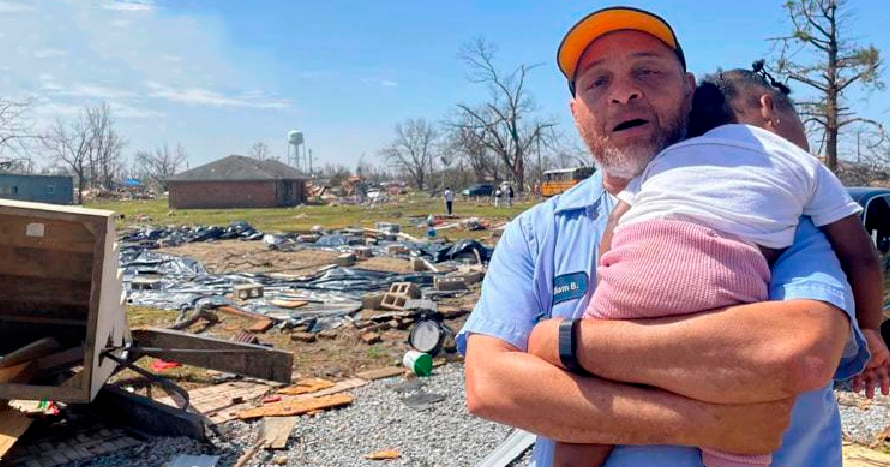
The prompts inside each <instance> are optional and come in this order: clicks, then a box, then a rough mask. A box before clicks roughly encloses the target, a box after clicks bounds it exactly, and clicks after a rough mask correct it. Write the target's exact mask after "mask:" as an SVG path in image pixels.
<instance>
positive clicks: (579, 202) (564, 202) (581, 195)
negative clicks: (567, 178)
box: [556, 171, 605, 214]
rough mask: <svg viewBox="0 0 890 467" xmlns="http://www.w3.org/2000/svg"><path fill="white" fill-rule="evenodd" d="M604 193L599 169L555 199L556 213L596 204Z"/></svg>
mask: <svg viewBox="0 0 890 467" xmlns="http://www.w3.org/2000/svg"><path fill="white" fill-rule="evenodd" d="M603 193H605V190H604V189H603V176H602V173H600V171H596V172H594V174H593V175H591V176H590V177H588V178H587V180H584V181H581V182H580V183H578V184H577V185H575V186H573V187H572V188H570V189H569V190H567V191H566V192H564V193H562V194H560V195H559V196H558V197H557V199H556V213H557V214H559V213H562V212H565V211H573V210H577V209H587V208H589V207H592V206H594V205H596V204H597V203H598V202H599V201H600V199H601V198H602V196H603Z"/></svg>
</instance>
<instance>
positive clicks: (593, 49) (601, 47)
mask: <svg viewBox="0 0 890 467" xmlns="http://www.w3.org/2000/svg"><path fill="white" fill-rule="evenodd" d="M645 57H657V58H672V57H676V54H675V53H674V51H673V50H671V49H670V48H669V47H668V46H667V44H665V43H664V42H662V41H660V40H659V39H658V38H656V37H655V36H652V35H649V34H647V33H645V32H640V31H632V30H627V31H614V32H610V33H608V34H604V35H603V36H602V37H599V38H597V39H596V40H595V41H593V42H591V43H590V45H588V46H587V49H585V50H584V53H583V54H581V58H580V59H579V60H578V67H577V73H578V75H580V74H581V73H582V72H583V71H584V70H585V69H587V68H590V67H592V66H596V65H599V64H602V63H605V62H608V61H613V60H615V61H617V60H626V59H628V58H645Z"/></svg>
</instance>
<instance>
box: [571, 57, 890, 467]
mask: <svg viewBox="0 0 890 467" xmlns="http://www.w3.org/2000/svg"><path fill="white" fill-rule="evenodd" d="M757 71H760V70H755V71H749V70H732V71H728V72H720V73H716V74H714V75H710V76H708V77H706V78H705V79H704V80H703V83H702V84H701V85H699V87H698V89H697V90H696V92H695V96H694V98H693V103H692V112H691V113H690V121H689V129H688V136H689V138H688V139H686V140H685V141H683V142H680V143H677V144H675V145H673V146H670V147H668V148H667V149H665V150H664V151H662V152H661V153H660V154H658V155H657V156H655V157H654V158H653V159H652V161H651V162H650V163H649V165H648V166H647V167H646V168H645V169H644V171H643V173H642V174H640V175H639V176H637V177H636V178H635V179H633V180H632V181H631V182H630V183H629V184H628V186H627V188H626V189H625V190H624V191H622V192H621V193H619V194H618V199H619V202H618V205H617V206H616V207H615V209H614V211H613V212H612V215H611V216H610V219H609V223H608V226H607V227H606V232H605V234H604V236H603V240H602V246H601V249H600V258H599V263H598V267H597V277H598V284H597V286H596V288H595V290H594V292H593V295H592V296H591V298H590V302H589V306H588V308H587V311H586V313H585V318H591V319H611V320H615V319H639V318H659V317H666V316H677V315H684V314H689V313H697V312H702V311H708V310H716V309H720V308H722V307H727V306H731V305H739V304H745V303H753V302H760V301H764V300H767V298H768V285H769V279H770V265H771V264H772V263H773V262H774V261H775V260H776V259H777V258H778V257H779V256H780V255H781V253H782V252H783V251H784V250H785V249H786V248H788V247H789V246H791V243H792V240H793V238H794V233H795V230H796V229H797V227H798V222H799V219H800V217H801V216H808V217H809V218H810V219H811V220H812V222H813V223H814V224H815V225H816V226H817V227H819V228H821V229H822V231H823V232H824V233H825V234H826V236H827V237H828V239H829V241H830V243H831V245H832V247H833V248H834V251H835V253H836V254H837V256H838V259H839V260H840V262H841V265H842V267H843V269H844V271H845V272H846V274H847V277H848V278H849V281H850V283H851V285H852V288H853V294H854V297H855V301H856V314H857V319H858V321H859V323H860V327H861V328H862V329H863V332H864V333H866V335H867V340H868V342H869V347H870V350H871V351H872V356H873V361H872V362H870V364H869V365H870V366H871V367H874V366H875V365H886V364H887V348H886V345H885V344H884V343H883V341H882V340H881V339H880V332H879V327H880V322H881V318H882V310H881V308H882V277H881V270H880V265H879V261H878V256H877V253H876V251H875V249H874V245H873V244H872V242H871V239H870V238H869V236H868V234H867V233H866V231H865V229H864V227H863V225H862V223H861V221H860V219H859V213H860V212H861V207H860V206H859V204H857V203H856V202H854V201H853V200H852V199H851V198H850V196H849V195H848V194H847V191H846V189H845V188H844V187H843V185H842V184H841V182H840V181H839V180H838V179H837V177H836V176H835V175H834V174H833V173H832V172H831V171H830V170H828V169H827V168H826V167H825V166H824V165H822V163H820V162H819V160H817V159H816V158H815V157H814V156H813V155H811V154H809V153H808V152H807V151H808V149H809V148H808V144H807V140H806V135H805V133H804V128H803V124H802V123H801V121H800V118H799V117H798V116H797V114H796V112H795V110H794V107H793V104H792V103H791V101H790V99H789V98H788V96H787V93H788V90H787V88H786V87H784V86H783V85H781V84H778V83H776V82H775V81H774V80H772V78H771V77H769V76H768V75H767V74H765V73H763V72H760V73H758V72H757ZM767 78H769V80H767ZM869 334H871V337H869ZM875 336H877V338H875ZM873 341H874V342H873ZM739 429H745V427H739ZM610 451H611V446H608V445H590V444H568V443H557V446H556V452H555V456H554V465H556V466H569V465H571V466H598V465H602V464H603V463H605V461H606V459H607V458H608V456H609V453H610ZM701 451H702V462H703V464H704V465H706V466H713V467H732V466H767V465H769V464H770V461H771V455H770V454H769V453H763V454H760V455H747V453H746V454H738V453H726V452H719V451H715V450H712V449H707V448H706V447H702V449H701Z"/></svg>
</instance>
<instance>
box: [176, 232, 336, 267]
mask: <svg viewBox="0 0 890 467" xmlns="http://www.w3.org/2000/svg"><path fill="white" fill-rule="evenodd" d="M159 251H161V252H162V253H167V254H170V255H175V256H187V257H189V258H193V259H196V260H198V261H200V262H201V263H203V264H204V267H205V268H206V269H207V272H210V273H214V274H224V273H230V272H247V273H257V274H262V273H266V274H268V273H283V274H294V275H303V274H311V273H314V272H316V271H317V270H318V269H319V268H321V267H322V266H327V265H329V264H331V263H333V262H334V259H335V258H337V256H339V255H340V254H339V253H337V252H335V251H322V250H300V251H271V250H269V249H267V248H266V245H265V244H264V243H263V242H260V241H240V240H223V241H219V242H214V243H189V244H185V245H180V246H176V247H171V248H164V249H161V250H159Z"/></svg>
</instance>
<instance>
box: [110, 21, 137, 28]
mask: <svg viewBox="0 0 890 467" xmlns="http://www.w3.org/2000/svg"><path fill="white" fill-rule="evenodd" d="M131 24H133V22H132V21H130V20H128V19H116V20H114V21H112V22H111V25H112V26H114V27H117V28H125V27H127V26H129V25H131Z"/></svg>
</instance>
